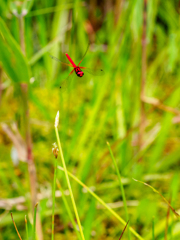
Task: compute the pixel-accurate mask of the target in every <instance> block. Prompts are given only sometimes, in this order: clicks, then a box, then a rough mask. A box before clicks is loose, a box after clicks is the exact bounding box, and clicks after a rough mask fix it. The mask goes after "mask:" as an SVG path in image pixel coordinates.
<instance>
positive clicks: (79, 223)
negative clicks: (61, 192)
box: [55, 126, 85, 240]
mask: <svg viewBox="0 0 180 240" xmlns="http://www.w3.org/2000/svg"><path fill="white" fill-rule="evenodd" d="M55 132H56V137H57V142H58V148H59V151H60V156H61V160H62V164H63V168H64V173H65V177H66V181H67V185H68V189H69V194H70V197H71V201H72V204H73V208H74V212H75V215H76V219H77V223H78V226H79V231H80V234H81V238H82V239H83V240H85V238H84V234H83V230H82V226H81V222H80V219H79V215H78V211H77V208H76V203H75V200H74V196H73V192H72V189H71V184H70V181H69V177H68V173H67V168H66V163H65V160H64V156H63V151H62V147H61V142H60V137H59V134H58V129H57V127H56V126H55Z"/></svg>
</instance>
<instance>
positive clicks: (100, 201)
mask: <svg viewBox="0 0 180 240" xmlns="http://www.w3.org/2000/svg"><path fill="white" fill-rule="evenodd" d="M58 169H60V170H61V171H64V168H62V167H60V166H58ZM67 174H68V175H69V176H70V177H71V178H73V179H74V180H75V181H76V182H77V183H79V184H80V185H81V186H82V187H83V188H85V189H86V190H87V191H88V192H89V193H90V194H91V195H92V196H93V197H94V198H95V199H96V200H97V201H98V202H99V203H101V204H102V205H103V206H104V207H105V208H106V209H107V210H108V211H109V212H110V213H111V214H112V215H113V216H114V217H115V218H116V219H118V220H119V221H120V222H121V223H122V224H123V225H124V226H126V222H125V221H124V220H123V219H122V218H121V217H120V216H119V215H118V214H117V213H116V212H114V210H113V209H111V208H110V207H109V206H108V205H107V204H106V203H105V202H104V201H103V200H102V199H101V198H100V197H98V196H97V195H96V194H95V193H94V192H93V191H92V190H91V189H90V188H88V187H87V186H86V185H85V184H84V183H82V182H81V181H80V180H79V179H78V178H77V177H75V176H74V175H73V174H71V173H70V172H67ZM129 229H130V231H131V232H132V233H133V234H134V236H136V237H137V238H138V239H140V240H144V238H142V237H141V236H140V235H139V234H138V233H137V232H136V231H135V230H134V229H133V228H132V227H130V228H129Z"/></svg>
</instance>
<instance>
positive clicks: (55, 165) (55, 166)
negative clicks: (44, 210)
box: [51, 158, 57, 240]
mask: <svg viewBox="0 0 180 240" xmlns="http://www.w3.org/2000/svg"><path fill="white" fill-rule="evenodd" d="M56 176H57V158H55V164H54V182H53V193H52V195H53V206H52V237H51V239H52V240H54V208H55V192H56Z"/></svg>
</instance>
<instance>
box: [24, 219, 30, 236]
mask: <svg viewBox="0 0 180 240" xmlns="http://www.w3.org/2000/svg"><path fill="white" fill-rule="evenodd" d="M25 225H26V238H27V240H29V233H28V224H27V218H26V215H25Z"/></svg>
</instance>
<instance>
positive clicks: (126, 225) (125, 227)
mask: <svg viewBox="0 0 180 240" xmlns="http://www.w3.org/2000/svg"><path fill="white" fill-rule="evenodd" d="M128 223H129V220H128V221H127V223H126V226H125V227H124V229H123V231H122V233H121V236H120V238H119V240H120V239H121V238H122V236H123V234H124V232H125V230H126V227H127V225H128Z"/></svg>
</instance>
